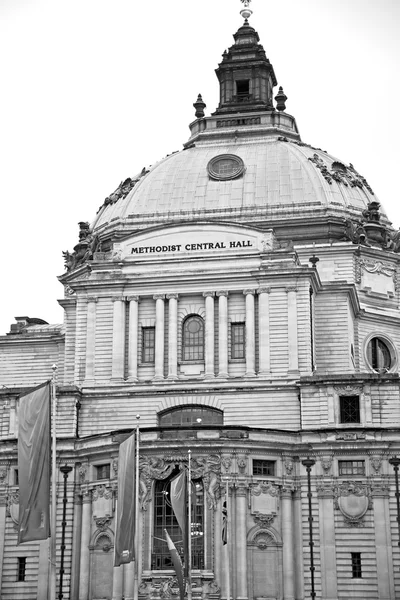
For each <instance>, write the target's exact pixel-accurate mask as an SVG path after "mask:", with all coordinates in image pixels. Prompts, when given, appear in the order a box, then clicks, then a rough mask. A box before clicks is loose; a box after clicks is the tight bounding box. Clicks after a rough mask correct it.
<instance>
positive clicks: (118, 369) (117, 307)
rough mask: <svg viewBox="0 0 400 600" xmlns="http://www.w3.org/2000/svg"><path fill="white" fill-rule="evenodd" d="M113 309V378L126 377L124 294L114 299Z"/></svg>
mask: <svg viewBox="0 0 400 600" xmlns="http://www.w3.org/2000/svg"><path fill="white" fill-rule="evenodd" d="M112 301H113V303H114V310H113V343H112V367H111V379H116V380H118V381H120V380H122V379H124V370H125V302H124V298H123V297H122V296H117V297H115V298H113V299H112Z"/></svg>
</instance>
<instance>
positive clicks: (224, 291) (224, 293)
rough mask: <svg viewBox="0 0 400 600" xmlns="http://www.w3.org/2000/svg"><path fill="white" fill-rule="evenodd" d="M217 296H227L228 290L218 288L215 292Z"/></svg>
mask: <svg viewBox="0 0 400 600" xmlns="http://www.w3.org/2000/svg"><path fill="white" fill-rule="evenodd" d="M217 296H218V297H219V296H225V297H228V296H229V292H228V291H227V290H220V291H219V292H217Z"/></svg>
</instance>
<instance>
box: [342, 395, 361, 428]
mask: <svg viewBox="0 0 400 600" xmlns="http://www.w3.org/2000/svg"><path fill="white" fill-rule="evenodd" d="M339 403H340V422H341V423H360V397H359V396H340V397H339Z"/></svg>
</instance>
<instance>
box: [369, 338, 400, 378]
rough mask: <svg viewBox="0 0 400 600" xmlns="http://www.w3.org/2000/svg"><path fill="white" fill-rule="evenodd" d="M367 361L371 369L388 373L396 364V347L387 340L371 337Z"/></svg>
mask: <svg viewBox="0 0 400 600" xmlns="http://www.w3.org/2000/svg"><path fill="white" fill-rule="evenodd" d="M366 359H367V363H368V366H369V367H370V369H373V370H374V371H377V372H378V373H387V372H388V371H390V370H391V369H392V368H393V367H394V365H395V363H396V354H395V350H394V347H393V346H392V344H391V343H390V342H389V340H387V339H386V338H385V339H382V338H381V337H371V338H370V339H369V341H367V344H366Z"/></svg>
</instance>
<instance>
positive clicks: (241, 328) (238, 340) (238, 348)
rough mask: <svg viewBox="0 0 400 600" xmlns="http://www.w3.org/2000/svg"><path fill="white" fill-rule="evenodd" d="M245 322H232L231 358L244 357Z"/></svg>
mask: <svg viewBox="0 0 400 600" xmlns="http://www.w3.org/2000/svg"><path fill="white" fill-rule="evenodd" d="M244 343H245V324H244V323H232V324H231V358H244Z"/></svg>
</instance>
